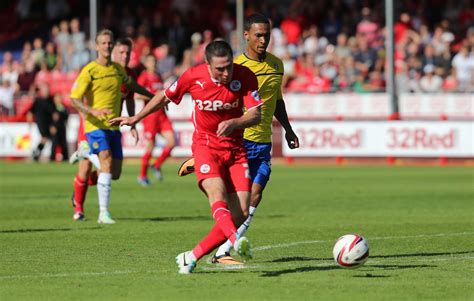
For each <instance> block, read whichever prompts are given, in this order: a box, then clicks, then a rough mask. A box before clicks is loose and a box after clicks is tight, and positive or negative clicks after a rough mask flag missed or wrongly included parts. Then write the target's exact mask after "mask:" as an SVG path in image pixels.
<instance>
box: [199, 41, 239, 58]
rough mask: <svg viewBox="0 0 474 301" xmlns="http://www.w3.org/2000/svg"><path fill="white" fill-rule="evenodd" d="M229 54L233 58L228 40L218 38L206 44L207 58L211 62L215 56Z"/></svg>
mask: <svg viewBox="0 0 474 301" xmlns="http://www.w3.org/2000/svg"><path fill="white" fill-rule="evenodd" d="M215 56H217V57H223V56H227V57H229V58H230V59H231V60H232V56H233V52H232V47H230V45H229V43H227V42H226V41H222V40H218V41H212V42H211V43H209V45H207V46H206V60H207V62H208V63H209V62H210V61H211V58H213V57H215Z"/></svg>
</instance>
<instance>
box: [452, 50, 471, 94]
mask: <svg viewBox="0 0 474 301" xmlns="http://www.w3.org/2000/svg"><path fill="white" fill-rule="evenodd" d="M452 65H453V67H454V68H456V75H457V80H458V82H459V89H460V90H461V91H463V92H465V91H471V90H472V86H473V85H472V79H473V72H474V52H473V51H471V52H469V48H468V47H467V46H463V47H461V50H460V51H459V53H458V54H456V55H455V56H454V58H453V62H452Z"/></svg>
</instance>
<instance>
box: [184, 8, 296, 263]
mask: <svg viewBox="0 0 474 301" xmlns="http://www.w3.org/2000/svg"><path fill="white" fill-rule="evenodd" d="M270 31H271V26H270V20H269V19H268V18H267V17H265V16H264V15H261V14H253V15H250V16H249V17H247V18H246V20H245V23H244V38H245V40H246V41H247V47H246V51H245V53H243V54H241V55H240V56H238V57H237V58H235V60H234V62H235V63H236V64H239V65H242V66H246V67H248V68H249V69H250V70H252V71H253V72H254V73H255V75H256V76H257V79H258V87H259V88H258V93H259V94H260V97H261V98H262V102H263V104H262V121H261V122H260V123H259V124H256V125H254V126H251V127H248V128H246V129H245V132H244V144H245V148H246V150H247V157H248V160H249V169H250V176H251V178H252V190H251V191H252V192H251V196H250V207H249V215H248V217H247V219H246V220H245V222H244V223H243V224H242V225H241V226H240V227H239V229H238V230H237V232H238V233H239V235H244V234H245V232H246V231H247V229H248V227H249V226H250V222H251V220H252V218H253V216H254V214H255V211H256V210H257V207H258V205H259V204H260V201H261V200H262V195H263V190H264V189H265V186H266V184H267V182H268V180H269V179H270V173H271V168H270V165H271V163H270V160H271V149H272V120H273V116H275V118H276V119H277V120H278V121H279V122H280V124H281V126H282V127H283V128H284V129H285V139H286V142H287V143H288V146H289V147H290V148H291V149H294V148H298V147H299V141H298V137H297V136H296V134H295V133H294V131H293V129H292V127H291V125H290V122H289V121H288V115H287V113H286V108H285V102H284V100H283V95H282V92H281V88H282V87H281V84H282V79H283V72H284V70H283V62H282V61H281V60H280V59H279V58H277V57H276V56H274V55H273V54H271V53H270V52H268V51H267V47H268V43H269V42H270ZM193 160H194V159H193V158H191V159H190V160H188V161H186V162H184V163H183V165H182V166H181V168H180V172H179V174H180V175H186V174H188V173H190V172H193V171H194V168H193V167H192V166H193V165H194V164H193ZM231 247H232V245H231V244H230V242H228V241H227V242H226V243H225V244H223V245H222V246H221V247H220V248H219V249H218V250H217V252H216V254H215V256H214V257H213V258H212V262H213V263H221V264H241V262H239V261H237V260H235V259H234V258H232V257H231V256H230V250H231Z"/></svg>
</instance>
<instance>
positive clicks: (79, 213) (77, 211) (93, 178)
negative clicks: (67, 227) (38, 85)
mask: <svg viewBox="0 0 474 301" xmlns="http://www.w3.org/2000/svg"><path fill="white" fill-rule="evenodd" d="M131 52H132V41H131V40H130V39H129V38H122V39H118V40H117V41H116V42H115V46H114V48H113V50H112V61H114V62H116V63H119V64H120V65H121V66H122V67H124V68H125V71H126V72H127V75H129V76H131V77H132V78H133V79H135V80H136V78H137V75H136V73H135V72H134V71H133V70H132V69H130V68H129V67H127V65H128V63H129V61H130V54H131ZM120 90H121V93H122V101H125V102H126V107H127V112H128V115H129V116H133V115H135V100H134V99H133V93H129V91H128V89H127V86H126V85H125V84H122V86H121V88H120ZM120 111H121V110H120ZM79 114H80V117H81V118H80V122H79V129H78V133H77V142H78V148H77V150H76V151H75V152H74V153H73V154H72V155H71V157H70V158H69V162H70V163H71V164H75V163H77V162H79V164H78V173H77V175H76V177H75V178H74V185H73V187H74V192H73V194H72V198H71V201H72V206H73V207H74V214H73V219H74V220H75V221H85V215H84V202H85V200H86V194H87V190H88V187H89V186H95V185H97V177H98V174H97V171H98V170H99V169H100V162H99V157H98V156H97V155H96V154H92V153H90V147H89V143H88V142H87V137H86V134H85V133H84V116H83V114H82V113H79ZM130 132H131V134H132V137H134V138H135V143H137V142H138V139H139V136H138V132H137V130H136V129H135V127H132V128H131V129H130ZM92 165H94V167H95V168H96V170H94V171H93V170H92Z"/></svg>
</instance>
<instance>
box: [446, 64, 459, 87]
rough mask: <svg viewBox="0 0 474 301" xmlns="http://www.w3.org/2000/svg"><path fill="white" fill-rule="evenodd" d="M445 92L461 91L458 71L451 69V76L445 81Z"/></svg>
mask: <svg viewBox="0 0 474 301" xmlns="http://www.w3.org/2000/svg"><path fill="white" fill-rule="evenodd" d="M443 90H444V91H446V92H456V91H458V90H459V84H458V80H457V77H456V69H451V72H450V74H448V76H447V77H446V78H445V80H444V81H443Z"/></svg>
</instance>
